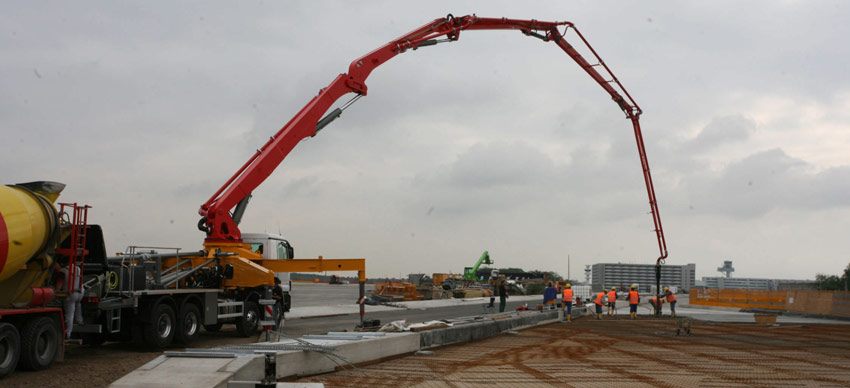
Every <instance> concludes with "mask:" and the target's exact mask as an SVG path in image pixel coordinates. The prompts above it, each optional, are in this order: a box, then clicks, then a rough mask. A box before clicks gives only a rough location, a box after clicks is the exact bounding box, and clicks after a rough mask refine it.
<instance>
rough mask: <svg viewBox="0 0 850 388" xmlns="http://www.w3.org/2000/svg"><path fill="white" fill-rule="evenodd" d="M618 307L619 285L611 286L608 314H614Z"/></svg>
mask: <svg viewBox="0 0 850 388" xmlns="http://www.w3.org/2000/svg"><path fill="white" fill-rule="evenodd" d="M616 309H617V287H611V291H608V315H614V312H616Z"/></svg>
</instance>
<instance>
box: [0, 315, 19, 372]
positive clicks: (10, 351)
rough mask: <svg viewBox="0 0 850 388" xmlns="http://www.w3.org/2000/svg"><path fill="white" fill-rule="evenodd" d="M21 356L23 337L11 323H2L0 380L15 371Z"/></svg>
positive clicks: (0, 333)
mask: <svg viewBox="0 0 850 388" xmlns="http://www.w3.org/2000/svg"><path fill="white" fill-rule="evenodd" d="M20 356H21V336H20V335H18V329H16V328H15V326H12V325H11V324H9V323H2V322H0V378H3V377H6V376H8V375H10V374H12V372H14V371H15V367H16V366H17V365H18V358H19V357H20Z"/></svg>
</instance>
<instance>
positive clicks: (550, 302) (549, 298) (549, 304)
mask: <svg viewBox="0 0 850 388" xmlns="http://www.w3.org/2000/svg"><path fill="white" fill-rule="evenodd" d="M557 297H558V290H556V289H555V286H554V285H553V284H552V282H549V286H548V287H546V289H545V290H543V308H545V309H547V310H550V309H553V308H555V299H556V298H557Z"/></svg>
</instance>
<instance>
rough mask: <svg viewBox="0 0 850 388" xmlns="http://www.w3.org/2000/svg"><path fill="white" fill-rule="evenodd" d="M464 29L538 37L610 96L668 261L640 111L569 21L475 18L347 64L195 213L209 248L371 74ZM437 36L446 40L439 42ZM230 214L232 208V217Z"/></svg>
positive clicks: (235, 238)
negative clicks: (628, 133) (573, 40)
mask: <svg viewBox="0 0 850 388" xmlns="http://www.w3.org/2000/svg"><path fill="white" fill-rule="evenodd" d="M561 27H563V28H564V30H563V32H561V31H560V28H561ZM569 29H573V31H575V33H576V35H577V36H578V38H579V40H580V43H581V44H583V45H584V46H585V47H587V48H588V49H589V50H590V52H591V53H592V54H593V59H594V60H595V61H596V63H593V64H591V63H589V62H588V61H587V60H586V59H585V58H584V57H582V55H581V54H579V52H578V51H577V50H576V49H575V48H574V47H573V46H572V45H570V44H569V43H568V42H567V40H566V38H565V35H566V33H567V31H568V30H569ZM463 30H519V31H520V32H522V33H523V34H525V35H527V36H531V37H535V38H538V39H540V40H542V41H544V42H554V43H555V44H556V45H558V47H560V48H561V49H562V50H564V52H566V53H567V55H569V56H570V58H572V59H573V60H574V61H575V62H576V63H578V65H579V66H580V67H581V68H582V69H584V71H586V72H587V74H589V75H590V77H591V78H593V79H594V80H595V81H596V82H597V83H598V84H599V86H602V88H603V89H605V91H606V92H608V94H609V95H611V99H613V100H614V102H616V103H617V105H618V106H619V107H620V109H622V111H623V113H625V114H626V117H627V118H628V119H630V120H631V122H632V126H633V127H634V133H635V140H636V141H637V148H638V153H639V154H640V162H641V166H642V168H643V177H644V181H645V182H646V192H647V195H648V196H649V206H650V211H651V213H652V220H653V222H654V223H655V234H656V236H657V238H658V249H659V251H660V256H659V257H658V259H657V263H663V260H664V259H665V258H666V257H667V245H666V242H665V240H664V231H663V229H662V228H661V216H660V215H659V213H658V205H657V202H656V199H655V189H654V187H653V185H652V177H651V175H650V173H649V162H648V161H647V158H646V149H645V148H644V144H643V136H642V135H641V130H640V123H639V118H640V115H641V113H642V112H641V109H640V107H638V105H637V103H635V101H634V99H632V97H631V96H630V95H629V93H628V92H627V91H626V89H625V88H624V87H623V85H622V84H620V81H619V80H618V79H617V77H615V76H614V74H613V73H612V72H611V70H610V69H609V68H608V66H607V65H606V64H605V62H603V61H602V59H601V58H600V57H599V55H598V54H596V51H595V50H593V48H592V47H591V46H590V44H589V43H588V42H587V40H585V39H584V36H582V35H581V33H579V31H578V30H577V29H576V28H575V26H574V25H573V24H572V23H571V22H541V21H537V20H517V19H506V18H499V19H497V18H480V17H477V16H475V15H467V16H463V17H454V16H452V15H449V16H447V17H446V18H440V19H436V20H434V21H433V22H431V23H428V24H426V25H424V26H422V27H420V28H418V29H416V30H413V31H411V32H409V33H407V34H405V35H403V36H401V37H399V38H398V39H396V40H393V41H391V42H389V43H387V44H385V45H383V46H381V47H379V48H378V49H377V50H375V51H372V52H370V53H369V54H366V55H365V56H363V57H361V58H358V59H356V60H354V61H353V62H351V65H350V66H349V67H348V73H347V74H340V75H339V76H337V77H336V79H334V80H333V82H331V83H330V85H328V86H327V87H326V88H324V89H322V90H321V91H320V92H319V94H318V95H316V96H315V97H313V99H312V100H310V102H309V103H307V105H306V106H304V108H302V109H301V111H300V112H298V114H296V115H295V117H293V118H292V119H291V120H289V122H288V123H286V125H284V126H283V128H281V129H280V130H279V131H278V132H277V133H276V134H275V135H274V136H272V137H271V139H269V141H268V142H266V144H265V145H264V146H263V147H262V148H260V149H259V150H257V152H256V153H255V154H254V155H253V156H252V157H251V158H250V159H249V160H248V161H247V162H246V163H245V164H244V165H243V166H242V168H240V169H239V171H237V172H236V173H235V174H234V175H233V176H232V177H231V178H230V179H229V180H228V181H227V182H226V183H225V184H224V185H223V186H222V187H221V188H220V189H219V190H218V191H216V192H215V194H213V196H212V197H210V199H209V200H207V202H206V203H204V204H203V205H201V208H200V210H199V214H200V215H201V216H202V218H201V220H200V222H199V223H198V228H199V229H201V230H202V231H204V232H206V233H207V238H206V241H207V242H209V243H217V242H222V243H229V242H241V233H240V231H239V227H238V226H237V225H238V224H239V221H240V220H241V218H242V214H243V212H244V210H245V207H246V206H247V204H248V200H249V199H250V197H251V192H252V191H254V189H255V188H257V186H259V185H260V184H261V183H263V181H265V180H266V178H267V177H268V176H269V175H270V174H271V173H272V171H274V169H275V168H277V166H278V165H280V163H281V162H282V161H283V159H284V158H286V155H287V154H289V152H290V151H292V149H293V148H295V145H297V144H298V142H299V141H301V140H302V139H304V138H306V137H312V136H315V135H316V133H318V131H319V130H321V129H322V128H324V127H325V126H326V125H328V124H329V123H330V122H331V121H333V120H335V119H336V118H338V117H339V116H340V115H341V114H342V111H343V110H344V109H345V108H347V107H348V106H349V105H350V104H351V103H353V102H354V101H355V100H356V99H357V98H359V97H361V96H365V95H366V92H367V88H366V83H365V82H366V78H368V77H369V74H370V73H372V70H374V69H375V68H376V67H378V66H380V65H382V64H384V63H385V62H387V61H389V60H390V59H392V58H393V57H395V56H396V55H398V54H401V53H403V52H405V51H407V50H411V49H412V50H416V49H417V48H419V47H425V46H432V45H435V44H437V43H442V42H450V41H456V40H458V38H459V37H460V32H461V31H463ZM441 37H445V38H443V39H438V38H441ZM597 68H599V69H601V71H602V72H603V73H600V72H599V71H597ZM603 74H605V76H603ZM606 77H610V79H606ZM620 92H622V94H621V93H620ZM348 93H355V94H357V95H356V96H355V97H354V98H353V99H352V100H351V101H349V102H348V103H346V104H345V105H343V106H342V107H341V108H336V109H334V110H333V111H332V112H331V113H329V114H328V115H326V116H325V117H324V118H322V117H321V115H322V114H324V113H325V112H326V111H327V110H328V109H330V107H331V106H332V105H333V104H334V103H335V102H336V101H337V100H338V99H339V98H340V97H342V96H343V95H345V94H348ZM623 96H625V98H624V97H623ZM234 208H235V209H234ZM231 209H233V212H232V213H231Z"/></svg>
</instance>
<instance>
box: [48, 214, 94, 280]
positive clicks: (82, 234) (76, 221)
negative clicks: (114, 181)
mask: <svg viewBox="0 0 850 388" xmlns="http://www.w3.org/2000/svg"><path fill="white" fill-rule="evenodd" d="M66 208H67V209H68V211H70V212H71V214H70V215H69V214H68V212H67V211H66ZM89 209H91V206H89V205H77V203H76V202H74V203H59V217H60V220H61V222H62V226H65V227H70V228H71V235H70V236H69V238H68V241H69V242H70V244H69V247H68V248H57V249H56V253H58V254H61V255H65V256H68V279H75V276H81V275H78V274H76V273H75V272H76V271H77V268H80V271H82V268H83V264H85V261H86V255H87V254H88V253H89V251H88V250H86V226H87V225H88V218H89ZM78 262H79V267H77V264H78ZM76 283H77V282H73V281H68V284H67V288H68V294H71V293H72V292H74V291H80V292H82V291H83V290H77V289H76V288H77V284H76Z"/></svg>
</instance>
